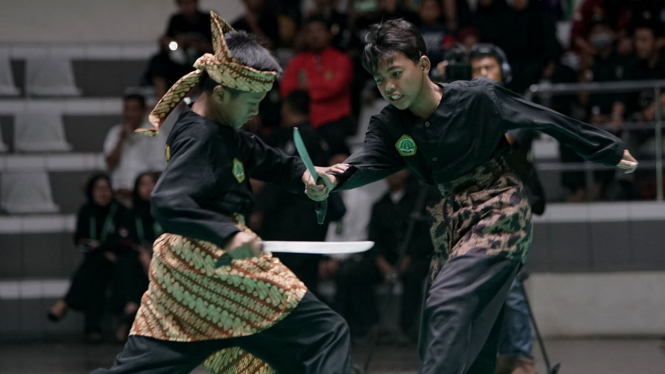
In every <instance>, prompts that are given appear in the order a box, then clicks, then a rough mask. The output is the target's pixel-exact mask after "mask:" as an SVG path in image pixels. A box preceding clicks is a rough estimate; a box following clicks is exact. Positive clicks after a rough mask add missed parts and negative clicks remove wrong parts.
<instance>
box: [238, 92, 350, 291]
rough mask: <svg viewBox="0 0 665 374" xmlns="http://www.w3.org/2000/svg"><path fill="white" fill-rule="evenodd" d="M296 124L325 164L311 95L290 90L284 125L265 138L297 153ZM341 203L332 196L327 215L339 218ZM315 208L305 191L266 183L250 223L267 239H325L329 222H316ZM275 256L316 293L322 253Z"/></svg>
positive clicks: (311, 150)
mask: <svg viewBox="0 0 665 374" xmlns="http://www.w3.org/2000/svg"><path fill="white" fill-rule="evenodd" d="M294 127H298V130H299V132H300V135H301V136H302V138H303V141H304V143H305V146H306V147H307V150H308V152H309V155H310V157H311V158H312V162H313V163H314V164H315V165H326V164H327V159H328V155H327V152H326V149H327V145H326V144H325V143H324V142H323V140H322V139H321V138H320V136H319V135H318V134H317V132H316V131H315V130H314V129H312V128H311V127H310V125H309V95H308V94H307V92H306V91H300V90H295V91H291V92H290V93H289V94H288V96H287V97H286V98H285V99H284V103H283V106H282V125H281V127H279V128H276V129H274V130H273V131H272V132H271V133H270V134H269V135H268V136H267V137H266V139H265V140H266V143H267V144H268V145H270V146H272V147H275V148H279V149H281V150H282V151H284V152H286V153H288V154H290V155H297V152H296V149H295V144H294V142H293V128H294ZM336 203H337V204H336ZM339 204H343V203H342V202H341V198H340V197H339V196H330V198H329V212H328V216H329V217H328V218H330V216H333V219H338V218H339V217H336V216H337V215H339V213H338V211H339V209H337V210H336V209H335V208H336V207H337V208H339ZM315 209H316V203H315V202H314V201H312V200H311V199H309V198H308V197H307V196H305V195H304V194H298V195H293V194H291V193H289V192H287V191H285V190H283V189H281V188H278V187H275V186H272V185H270V184H265V185H263V186H262V188H261V190H260V192H257V193H256V205H255V209H254V212H253V213H252V215H251V217H250V220H249V224H250V226H251V227H252V229H253V230H255V231H256V232H257V233H258V234H259V235H260V236H261V238H263V239H264V240H296V241H323V240H325V237H326V229H327V225H319V224H318V223H317V220H316V214H315ZM342 214H343V213H342ZM276 256H277V257H279V258H280V260H281V261H282V263H284V265H286V266H287V267H288V268H289V269H291V270H292V271H293V272H294V273H295V274H296V275H297V276H298V278H299V279H300V280H302V281H303V282H304V283H305V285H306V286H307V288H309V289H310V290H312V291H313V292H315V293H316V290H317V283H318V279H317V271H318V266H319V258H320V256H315V255H301V254H278V255H276Z"/></svg>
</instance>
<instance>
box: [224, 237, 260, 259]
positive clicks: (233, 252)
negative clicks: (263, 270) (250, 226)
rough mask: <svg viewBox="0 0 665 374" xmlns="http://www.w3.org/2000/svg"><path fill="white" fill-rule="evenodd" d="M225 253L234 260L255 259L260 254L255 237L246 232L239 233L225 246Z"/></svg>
mask: <svg viewBox="0 0 665 374" xmlns="http://www.w3.org/2000/svg"><path fill="white" fill-rule="evenodd" d="M226 251H227V253H228V254H229V256H231V258H233V259H234V260H240V259H245V258H252V257H257V256H259V255H260V254H261V246H260V245H259V243H257V242H256V237H255V236H254V235H250V234H248V233H246V232H242V231H241V232H239V233H237V234H235V235H234V236H233V238H231V240H230V241H229V243H228V244H227V245H226Z"/></svg>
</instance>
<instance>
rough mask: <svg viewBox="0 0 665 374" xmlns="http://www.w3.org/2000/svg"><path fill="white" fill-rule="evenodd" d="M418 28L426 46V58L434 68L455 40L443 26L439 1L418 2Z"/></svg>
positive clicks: (441, 8) (424, 0)
mask: <svg viewBox="0 0 665 374" xmlns="http://www.w3.org/2000/svg"><path fill="white" fill-rule="evenodd" d="M418 14H419V15H420V26H419V27H418V30H419V31H420V34H421V35H422V36H423V40H425V45H426V46H427V57H429V59H430V61H432V66H436V65H437V64H438V63H440V62H441V61H443V56H444V54H445V52H446V49H448V48H451V47H452V46H453V44H454V41H455V39H454V38H453V35H452V34H451V33H450V32H449V31H448V28H447V27H446V25H445V24H444V17H443V7H442V4H441V2H440V1H439V0H423V1H421V2H420V11H419V13H418Z"/></svg>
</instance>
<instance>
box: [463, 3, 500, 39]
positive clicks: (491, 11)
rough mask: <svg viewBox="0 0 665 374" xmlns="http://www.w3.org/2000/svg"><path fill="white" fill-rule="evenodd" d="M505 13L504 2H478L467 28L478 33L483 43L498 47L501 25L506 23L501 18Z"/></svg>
mask: <svg viewBox="0 0 665 374" xmlns="http://www.w3.org/2000/svg"><path fill="white" fill-rule="evenodd" d="M507 12H508V4H506V0H478V2H477V4H476V9H475V11H473V12H472V13H471V16H470V18H469V26H472V27H474V28H475V29H477V30H478V31H479V32H480V36H481V41H482V42H483V43H492V44H495V45H500V43H501V41H502V36H503V35H502V32H503V24H504V23H507V21H506V20H505V19H504V18H503V17H504V15H505V14H506V13H507Z"/></svg>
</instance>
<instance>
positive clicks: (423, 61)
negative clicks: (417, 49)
mask: <svg viewBox="0 0 665 374" xmlns="http://www.w3.org/2000/svg"><path fill="white" fill-rule="evenodd" d="M418 66H420V70H422V71H423V73H425V74H429V71H430V69H431V68H432V62H431V61H430V60H429V57H427V56H425V55H423V56H420V60H418Z"/></svg>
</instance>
